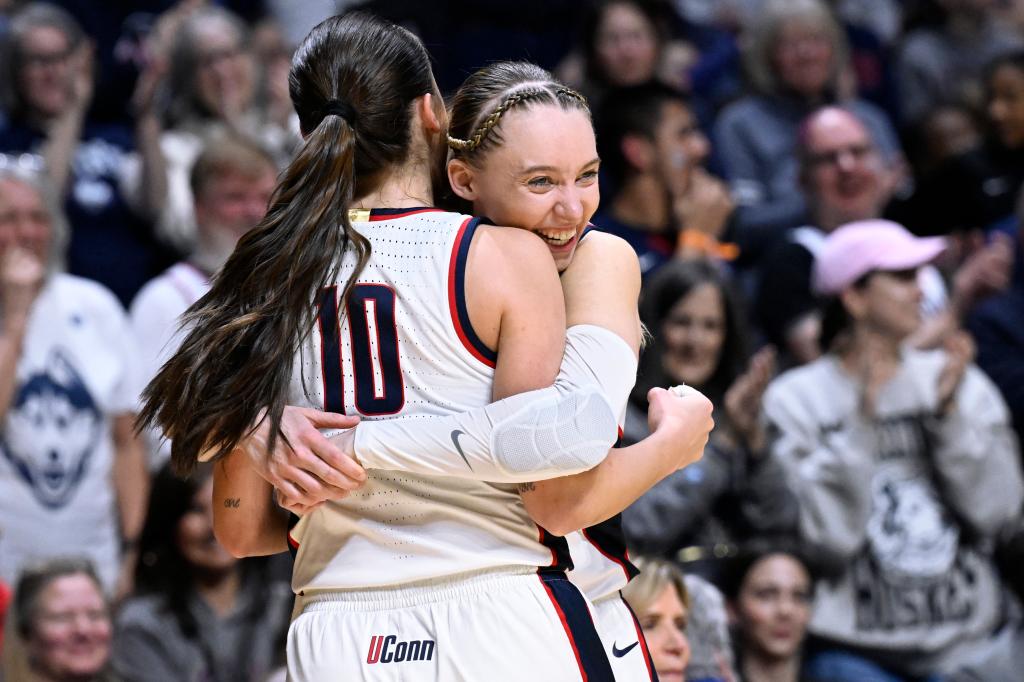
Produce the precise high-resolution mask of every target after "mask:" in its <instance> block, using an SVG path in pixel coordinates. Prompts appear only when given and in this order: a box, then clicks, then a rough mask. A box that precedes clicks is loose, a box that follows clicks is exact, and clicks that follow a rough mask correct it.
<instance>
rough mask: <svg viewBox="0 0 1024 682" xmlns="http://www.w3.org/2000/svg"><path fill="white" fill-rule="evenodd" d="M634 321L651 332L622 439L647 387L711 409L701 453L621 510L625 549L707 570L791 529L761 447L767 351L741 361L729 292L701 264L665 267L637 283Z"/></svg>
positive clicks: (633, 426)
mask: <svg viewBox="0 0 1024 682" xmlns="http://www.w3.org/2000/svg"><path fill="white" fill-rule="evenodd" d="M641 318H642V319H643V321H644V324H645V325H647V328H648V329H649V330H650V331H651V333H652V334H653V335H654V341H653V343H652V344H651V345H650V346H649V347H648V348H647V349H645V351H644V353H643V356H642V358H641V361H640V363H641V364H640V372H639V375H640V376H639V379H638V381H637V385H636V387H635V389H634V392H633V396H632V400H631V402H630V405H629V407H628V410H627V415H626V426H625V435H624V439H625V440H626V441H627V442H635V441H636V440H638V439H640V438H642V437H644V436H645V435H647V432H646V422H645V421H644V419H643V410H642V406H643V405H644V404H645V402H644V396H645V395H646V393H647V391H648V390H649V389H650V387H652V386H670V385H673V384H681V383H685V384H687V385H690V386H693V387H694V388H696V389H698V390H700V391H701V392H703V393H704V394H705V395H707V396H708V398H710V399H711V401H712V402H713V403H714V405H715V421H716V426H715V430H714V432H712V435H711V441H710V443H709V444H708V447H707V448H706V451H705V454H704V458H703V459H702V460H701V461H700V462H698V463H696V464H692V465H690V466H689V467H686V468H685V469H683V470H681V471H677V472H676V473H674V474H672V475H671V476H669V477H667V478H666V479H664V480H663V481H661V482H660V483H659V484H658V485H656V486H654V488H652V489H651V490H649V491H648V492H647V493H646V494H644V495H643V496H642V497H641V498H640V499H639V500H637V501H636V502H634V503H633V504H632V505H631V506H630V507H629V508H628V509H626V510H625V512H623V527H624V528H625V530H626V535H627V537H628V538H629V540H630V543H631V545H632V546H634V547H636V548H637V549H639V550H641V551H643V552H647V553H652V554H659V555H666V556H675V555H676V554H677V553H679V552H682V554H681V558H683V559H685V560H687V561H696V560H700V559H703V560H705V561H704V562H702V563H701V564H699V565H697V566H695V568H694V570H697V571H699V572H701V573H705V574H706V575H709V576H714V575H715V574H716V572H717V570H718V566H717V560H719V559H721V558H722V557H723V556H725V555H727V554H728V553H729V552H731V551H733V550H734V548H735V545H736V543H740V544H742V543H743V542H744V541H746V540H747V539H749V538H750V537H754V536H763V535H782V536H786V535H789V534H792V533H795V532H796V519H797V507H796V500H795V498H794V497H793V495H792V494H791V493H790V492H789V490H788V489H787V487H786V482H785V480H784V477H783V472H782V469H781V467H780V466H779V464H778V463H777V462H776V461H775V459H774V458H773V457H771V456H770V455H769V454H768V453H767V451H766V448H765V434H764V430H763V428H762V425H761V420H760V415H761V395H762V394H763V392H764V390H765V387H766V386H767V385H768V382H769V380H770V379H771V377H772V374H773V367H774V357H773V353H772V351H771V349H763V350H762V351H760V352H759V353H757V354H755V355H754V357H753V358H752V359H751V361H750V364H749V368H748V369H746V371H744V364H745V363H746V359H747V355H746V342H745V327H744V324H743V319H744V318H743V316H742V312H741V311H740V310H739V306H738V304H737V302H736V297H735V294H734V293H733V291H732V289H731V287H729V286H728V285H727V283H726V282H725V280H724V279H723V276H722V274H721V273H720V272H719V271H718V270H717V269H716V268H715V267H713V266H711V265H710V264H708V263H706V262H703V261H692V262H686V263H680V262H675V263H671V264H669V265H667V266H665V267H664V268H662V269H661V271H659V272H658V274H657V275H655V276H654V277H653V278H652V280H651V281H650V282H649V283H648V285H647V286H646V288H645V290H644V292H643V295H642V302H641Z"/></svg>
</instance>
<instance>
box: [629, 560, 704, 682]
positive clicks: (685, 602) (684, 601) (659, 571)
mask: <svg viewBox="0 0 1024 682" xmlns="http://www.w3.org/2000/svg"><path fill="white" fill-rule="evenodd" d="M633 564H634V565H635V566H636V567H637V568H638V569H640V575H638V576H637V577H636V578H634V579H633V580H631V581H629V584H628V585H626V587H625V588H623V590H622V597H623V599H625V600H626V602H627V603H628V604H629V606H630V608H631V609H632V610H633V612H634V613H635V614H636V618H637V621H639V623H640V628H641V629H642V630H643V632H644V639H646V640H647V647H648V650H649V654H650V664H651V665H653V666H654V669H655V671H656V672H657V673H658V679H659V680H662V681H663V682H667V681H669V680H673V681H676V682H682V680H683V671H684V670H686V664H687V663H689V661H690V642H689V641H688V640H687V638H686V622H687V619H688V617H689V612H690V597H689V595H688V594H687V593H686V582H685V581H684V580H683V573H682V571H680V570H679V569H678V568H676V566H675V565H674V564H671V563H669V562H667V561H664V560H663V559H655V558H653V557H645V556H638V557H634V558H633ZM646 653H648V652H645V654H646Z"/></svg>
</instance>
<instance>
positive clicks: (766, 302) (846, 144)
mask: <svg viewBox="0 0 1024 682" xmlns="http://www.w3.org/2000/svg"><path fill="white" fill-rule="evenodd" d="M797 156H798V159H799V163H800V184H801V187H802V188H803V191H804V193H805V196H806V201H807V206H808V210H809V213H810V218H811V221H810V223H809V224H808V225H805V226H803V227H800V228H797V229H794V230H790V231H789V232H787V233H786V235H785V239H784V240H783V241H782V242H781V243H780V244H779V245H778V246H776V247H775V248H774V249H772V250H771V251H770V252H769V253H768V254H767V255H766V256H765V257H764V259H763V261H762V263H761V268H760V286H759V287H758V303H757V311H758V316H759V318H760V322H761V327H762V329H763V330H764V332H765V334H766V335H767V337H768V339H769V340H770V341H771V342H772V343H774V344H777V345H778V347H779V348H781V349H782V350H783V364H784V366H792V365H799V364H804V363H807V362H810V361H811V360H814V359H816V358H817V357H818V356H819V355H820V354H821V352H822V350H821V345H820V336H821V313H822V310H821V305H820V301H819V299H818V297H817V296H815V294H814V292H813V291H812V289H811V269H812V265H813V262H814V256H815V254H816V253H817V252H818V251H819V250H820V249H821V246H822V244H823V243H824V241H825V239H826V236H827V235H828V234H830V233H831V232H833V231H834V230H835V229H836V228H837V227H839V226H840V225H843V224H845V223H849V222H854V221H859V220H869V219H873V218H879V217H881V216H882V214H883V211H884V209H885V208H886V206H887V205H888V204H889V203H890V199H892V196H893V191H894V189H895V186H896V183H897V177H898V172H897V171H895V170H894V169H892V168H891V167H888V166H887V165H886V164H885V163H884V161H883V160H882V157H881V154H880V152H879V151H878V148H877V147H876V146H875V145H874V143H873V141H872V140H871V136H870V134H869V132H868V130H867V127H866V126H865V125H864V123H863V122H862V121H861V120H860V119H859V118H858V117H857V116H856V115H855V114H854V113H853V112H850V111H847V110H845V109H840V108H837V107H824V108H822V109H819V110H817V111H816V112H814V113H813V114H811V115H810V116H809V117H808V118H807V120H806V121H805V122H804V124H803V125H802V127H801V135H800V140H799V145H798V147H797ZM1009 260H1010V255H1009V246H1008V244H1006V243H1005V240H1002V239H996V240H994V241H993V243H992V244H990V245H988V246H983V247H979V248H977V249H975V251H974V252H973V253H972V254H971V255H970V256H969V257H968V258H967V259H966V261H965V263H964V264H963V267H961V268H959V269H958V270H957V271H956V273H955V275H954V276H953V281H952V284H953V286H952V292H951V295H950V296H949V297H947V294H946V287H945V284H944V282H943V279H942V276H941V275H940V274H939V272H938V271H937V270H936V269H935V268H934V267H932V266H930V265H929V266H925V268H924V269H923V271H922V287H923V289H924V291H923V293H924V298H923V301H922V311H923V312H924V313H925V317H926V320H925V322H924V323H923V324H922V328H921V329H920V330H918V332H915V335H914V337H912V339H910V340H911V341H912V342H913V343H914V344H915V345H917V346H918V347H933V346H935V345H938V344H941V342H942V340H943V339H944V338H945V337H946V336H947V335H948V334H949V333H951V332H952V331H955V330H956V329H957V328H958V327H959V325H960V323H961V321H962V320H963V318H964V316H965V315H966V314H967V313H968V312H969V311H970V310H971V308H972V307H973V306H974V305H975V304H976V303H977V301H978V300H980V299H981V298H983V297H984V296H986V295H988V294H990V293H992V292H993V291H997V290H1000V289H1001V288H1003V287H1005V285H1006V280H1007V279H1008V277H1009V267H1010V265H1009Z"/></svg>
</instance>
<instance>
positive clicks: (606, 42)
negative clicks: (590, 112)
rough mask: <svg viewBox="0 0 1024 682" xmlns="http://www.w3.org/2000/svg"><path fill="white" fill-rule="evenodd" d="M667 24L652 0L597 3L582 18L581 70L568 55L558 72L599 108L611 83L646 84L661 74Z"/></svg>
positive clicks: (620, 84) (591, 5)
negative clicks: (662, 20) (660, 16)
mask: <svg viewBox="0 0 1024 682" xmlns="http://www.w3.org/2000/svg"><path fill="white" fill-rule="evenodd" d="M666 28H667V27H666V26H665V25H664V23H663V22H660V21H659V20H658V15H657V12H656V11H655V9H654V3H652V2H647V1H645V0H598V1H597V2H593V3H591V4H590V7H589V8H588V10H587V12H586V14H585V15H584V17H583V22H582V29H581V46H580V47H581V50H582V53H583V54H582V73H581V74H574V73H572V71H574V70H575V67H576V63H575V61H573V60H572V58H570V64H569V65H565V64H563V65H562V66H561V67H560V68H559V75H560V76H563V77H565V78H566V82H568V83H575V84H577V85H579V87H580V90H581V91H582V92H583V93H584V94H585V95H586V96H587V98H588V99H589V100H590V102H591V105H592V106H593V107H594V108H595V109H600V107H601V105H602V103H603V101H604V97H605V94H606V91H607V90H609V89H610V88H621V87H630V86H634V85H642V84H644V83H649V82H651V81H653V80H654V79H655V78H656V77H657V75H658V66H659V64H660V60H661V57H662V50H663V48H664V44H665V40H666V38H667V35H666V33H665V30H666Z"/></svg>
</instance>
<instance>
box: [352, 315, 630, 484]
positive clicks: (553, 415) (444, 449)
mask: <svg viewBox="0 0 1024 682" xmlns="http://www.w3.org/2000/svg"><path fill="white" fill-rule="evenodd" d="M636 368H637V359H636V355H635V354H634V353H633V349H632V348H630V347H629V344H627V343H626V342H625V341H623V340H622V339H621V338H620V337H619V336H618V335H617V334H615V333H613V332H611V331H608V330H607V329H604V328H603V327H597V326H594V325H576V326H573V327H571V328H570V329H569V330H568V331H567V332H566V342H565V355H564V356H563V358H562V366H561V368H560V370H559V373H558V378H557V379H556V380H555V384H554V385H553V386H551V387H549V388H543V389H539V390H536V391H529V392H527V393H521V394H519V395H514V396H510V397H508V398H505V399H504V400H500V401H498V402H496V403H491V404H490V405H487V406H484V407H479V408H476V409H473V410H471V411H469V412H464V413H461V414H450V415H440V416H436V415H430V416H422V417H419V416H409V417H400V418H397V419H387V420H382V421H374V422H363V423H362V424H360V425H359V427H358V428H357V429H356V439H355V451H356V456H357V457H358V458H359V461H360V462H361V463H362V465H363V466H364V467H366V468H368V469H391V470H399V471H409V472H413V473H418V474H431V475H439V476H455V477H459V478H472V479H477V480H483V481H491V482H495V483H521V482H525V481H539V480H544V479H548V478H555V477H557V476H567V475H569V474H574V473H579V472H581V471H586V470H587V469H590V468H592V467H594V466H596V465H597V464H599V463H600V462H601V461H602V460H603V459H604V458H605V456H606V455H607V454H608V450H609V449H611V447H612V446H613V445H614V444H615V441H616V440H617V438H618V419H617V417H618V416H619V415H620V414H621V412H622V410H623V409H624V407H625V404H626V400H627V398H628V397H629V392H630V390H632V388H633V383H634V382H635V381H636Z"/></svg>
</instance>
